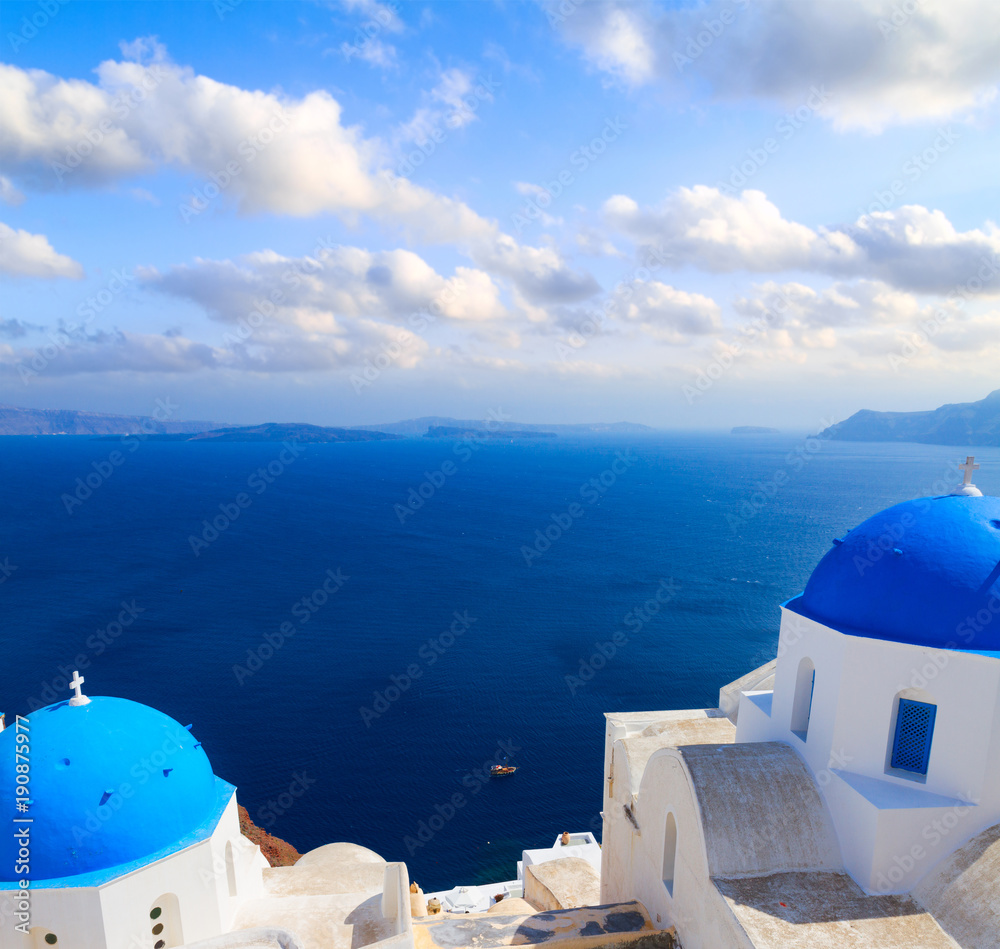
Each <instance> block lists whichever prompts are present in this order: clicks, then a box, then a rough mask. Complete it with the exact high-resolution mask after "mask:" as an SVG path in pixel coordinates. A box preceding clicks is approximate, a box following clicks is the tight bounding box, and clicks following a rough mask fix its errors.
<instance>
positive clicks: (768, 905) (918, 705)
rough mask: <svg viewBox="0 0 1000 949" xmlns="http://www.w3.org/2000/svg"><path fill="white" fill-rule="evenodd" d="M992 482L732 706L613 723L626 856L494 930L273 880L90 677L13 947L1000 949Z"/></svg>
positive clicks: (529, 882)
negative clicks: (94, 689)
mask: <svg viewBox="0 0 1000 949" xmlns="http://www.w3.org/2000/svg"><path fill="white" fill-rule="evenodd" d="M976 467H978V466H976V465H974V463H973V459H972V458H969V459H968V461H967V463H966V466H965V481H964V483H963V484H962V485H960V486H958V487H957V488H956V489H955V491H953V492H952V493H951V494H949V495H946V496H940V497H928V498H920V499H917V500H913V501H906V502H904V503H902V504H897V505H896V506H894V507H890V508H888V509H887V510H885V511H882V512H881V513H879V514H876V515H875V516H873V517H871V518H869V519H868V520H866V521H864V522H863V523H862V524H860V525H859V526H857V527H855V528H854V529H853V530H850V531H848V532H847V533H846V534H844V536H842V537H838V538H833V539H832V544H831V547H830V550H829V551H828V552H827V553H826V555H825V556H824V557H823V558H822V560H821V561H820V563H819V564H818V566H817V567H816V569H815V570H814V571H813V574H812V576H811V577H810V579H809V581H808V583H807V584H806V588H805V590H804V591H803V592H802V593H801V594H799V595H798V596H795V597H793V598H792V599H790V600H788V601H787V602H786V603H784V604H782V606H781V626H780V634H779V642H778V656H777V659H775V660H773V661H772V662H769V663H767V664H766V665H765V666H762V667H761V668H760V669H757V670H755V671H753V672H751V673H749V674H748V675H746V676H744V677H743V678H742V679H739V680H737V681H736V682H733V683H731V684H729V685H727V686H725V687H723V689H722V690H721V692H720V699H719V707H718V708H714V709H692V710H683V711H677V710H672V711H651V712H623V713H611V714H608V715H607V716H606V718H607V728H606V734H605V767H604V774H603V779H602V784H603V819H604V825H603V840H602V846H601V848H600V851H599V854H598V856H597V857H594V856H593V853H591V851H593V850H596V843H591V842H588V841H586V840H584V839H583V837H582V836H580V835H577V837H574V838H571V836H570V835H568V834H564V835H563V836H562V838H561V842H560V841H559V840H557V842H556V845H555V846H553V847H552V848H549V849H548V850H545V851H525V859H524V861H523V866H522V867H521V868H520V870H519V880H518V881H517V886H516V887H515V886H512V885H508V884H497V885H495V886H493V887H486V888H482V889H484V890H486V891H489V890H490V889H495V890H497V891H498V892H497V894H496V895H495V896H493V897H490V898H489V899H487V900H486V902H485V903H484V904H483V905H482V906H479V905H477V904H476V902H475V900H474V899H473V894H471V891H470V889H469V888H461V890H460V892H461V894H462V895H463V896H467V897H468V898H469V902H468V904H467V905H465V906H464V907H460V906H459V904H457V903H449V902H448V901H447V900H445V901H444V905H443V907H441V906H440V905H439V904H440V902H441V901H439V900H437V899H432V900H429V901H428V899H427V898H426V897H425V896H424V895H423V894H422V893H420V892H419V891H418V892H413V891H414V890H416V887H415V886H413V887H411V886H410V883H409V878H408V874H407V870H406V867H405V865H404V864H402V863H387V862H386V861H385V860H383V859H382V858H381V857H380V856H378V855H377V854H375V853H373V852H371V851H370V850H366V849H365V848H364V847H361V846H357V845H354V844H346V843H341V844H329V845H327V846H325V847H321V848H319V849H318V850H315V851H312V852H311V853H309V854H306V855H305V856H304V857H302V858H301V859H300V860H299V861H298V863H297V864H296V865H295V866H293V867H276V868H270V867H268V865H267V862H266V861H265V860H264V858H263V857H262V856H261V854H260V851H259V850H258V849H257V847H256V846H255V845H253V844H250V842H249V841H247V840H246V839H245V838H243V837H242V836H241V834H240V830H239V822H238V819H237V814H236V797H235V789H234V788H233V787H232V786H231V785H229V784H227V783H226V782H225V781H223V780H222V779H220V778H218V777H216V776H215V775H214V774H213V772H212V768H211V765H210V764H209V760H208V757H207V755H206V754H205V751H204V749H203V748H202V747H201V745H200V743H199V742H198V741H197V739H196V737H195V736H194V735H193V734H192V733H191V731H190V728H189V727H187V728H186V727H183V726H181V725H179V724H178V723H177V722H174V721H173V720H172V719H170V718H168V717H167V716H165V715H163V714H162V713H160V712H157V711H155V710H153V709H150V708H147V707H146V706H143V705H139V704H137V703H135V702H130V701H126V700H124V699H117V698H99V697H93V698H88V697H87V696H86V695H84V694H83V693H82V688H81V687H82V685H83V680H82V679H79V678H77V679H76V681H75V683H74V690H75V694H74V695H73V696H72V697H71V698H69V699H68V700H67V701H65V702H60V703H57V704H55V705H51V706H48V707H46V708H43V709H41V710H39V711H37V712H34V713H32V714H31V715H30V716H28V717H27V718H26V719H21V720H17V721H15V722H13V723H11V724H10V725H8V727H7V728H6V729H5V730H3V731H2V732H0V762H2V773H3V775H4V778H3V783H2V785H0V812H2V814H3V817H4V819H5V821H6V822H7V826H8V828H10V830H9V831H8V832H5V833H4V834H3V835H2V836H0V926H2V929H0V949H42V947H45V946H61V947H66V949H168V947H177V946H189V947H191V949H195V947H198V949H230V947H232V949H235V947H246V949H265V947H278V949H360V947H363V946H369V945H373V946H374V945H377V946H380V947H384V949H416V947H417V946H419V947H420V949H432V947H440V949H462V947H472V946H476V947H484V949H490V947H493V946H506V945H530V944H535V943H541V942H545V943H547V944H548V945H549V946H550V947H551V949H562V947H566V949H597V947H600V946H616V947H627V946H634V947H635V949H672V947H676V946H681V947H683V949H764V947H767V949H825V947H830V949H834V947H836V949H862V947H864V949H938V947H941V949H944V947H949V949H956V947H960V949H998V947H1000V499H998V498H994V497H984V496H982V495H981V493H980V492H979V490H978V489H977V488H976V487H975V485H974V484H972V473H973V471H974V470H975V468H976ZM19 756H20V757H19ZM25 757H28V758H29V759H30V769H23V770H19V769H18V764H19V763H21V762H22V760H23V758H25ZM22 774H25V775H26V777H25V778H24V779H23V780H22V778H21V777H20V775H22ZM568 779H569V778H568ZM22 787H23V788H27V790H23V791H22V790H19V788H22ZM595 794H596V776H595ZM575 844H581V845H582V846H574V845H575ZM584 857H589V861H588V859H583V858H584ZM596 866H599V871H598V870H597V869H596ZM498 897H501V898H498Z"/></svg>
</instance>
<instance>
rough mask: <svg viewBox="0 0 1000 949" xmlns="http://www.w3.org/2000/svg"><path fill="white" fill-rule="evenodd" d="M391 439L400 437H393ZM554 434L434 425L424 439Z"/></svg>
mask: <svg viewBox="0 0 1000 949" xmlns="http://www.w3.org/2000/svg"><path fill="white" fill-rule="evenodd" d="M391 437H393V438H399V437H400V436H398V435H394V436H391ZM556 437H557V436H556V433H555V432H541V431H538V432H536V431H526V430H524V429H516V428H504V429H500V430H499V431H491V430H489V429H481V428H461V427H455V426H452V425H435V426H434V427H433V428H429V429H427V431H426V432H425V433H424V438H556Z"/></svg>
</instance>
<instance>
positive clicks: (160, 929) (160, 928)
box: [153, 923, 163, 936]
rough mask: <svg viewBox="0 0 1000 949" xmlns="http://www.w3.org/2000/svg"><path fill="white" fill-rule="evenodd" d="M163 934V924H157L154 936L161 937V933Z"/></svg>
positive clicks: (154, 928)
mask: <svg viewBox="0 0 1000 949" xmlns="http://www.w3.org/2000/svg"><path fill="white" fill-rule="evenodd" d="M162 932H163V923H157V924H156V925H155V926H154V927H153V935H154V936H159V935H160V933H162Z"/></svg>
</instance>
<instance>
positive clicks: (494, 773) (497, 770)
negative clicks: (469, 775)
mask: <svg viewBox="0 0 1000 949" xmlns="http://www.w3.org/2000/svg"><path fill="white" fill-rule="evenodd" d="M515 771H517V768H516V767H515V766H514V765H512V764H495V765H493V767H492V768H490V777H491V778H503V777H506V776H507V775H508V774H513V773H514V772H515Z"/></svg>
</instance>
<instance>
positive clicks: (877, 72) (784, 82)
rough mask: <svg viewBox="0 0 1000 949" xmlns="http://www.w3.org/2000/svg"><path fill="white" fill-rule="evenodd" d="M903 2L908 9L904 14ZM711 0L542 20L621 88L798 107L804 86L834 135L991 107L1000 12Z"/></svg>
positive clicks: (889, 0)
mask: <svg viewBox="0 0 1000 949" xmlns="http://www.w3.org/2000/svg"><path fill="white" fill-rule="evenodd" d="M908 6H913V7H915V9H914V10H913V12H912V13H907V12H905V10H906V9H908ZM908 6H907V5H904V4H899V3H896V2H893V0H856V2H851V3H836V2H802V0H763V2H754V3H752V4H751V3H748V2H746V0H732V2H729V0H712V2H709V3H705V4H698V5H696V6H681V7H667V6H665V5H661V4H657V3H651V2H648V0H640V2H637V0H628V2H626V0H612V2H604V3H585V4H581V5H579V6H577V7H576V8H575V9H574V11H573V13H572V14H570V15H568V16H561V15H559V13H558V11H559V3H558V0H552V2H551V3H549V4H547V7H548V10H549V15H550V18H551V19H552V20H553V21H554V22H555V23H556V24H557V29H558V30H559V31H560V33H561V34H562V36H563V37H564V39H565V40H566V41H568V42H569V43H570V44H572V45H574V46H577V47H579V48H580V49H581V50H582V52H583V55H584V58H585V59H586V60H587V61H588V62H589V63H590V64H591V65H592V66H593V67H594V68H595V69H598V70H600V71H602V72H604V73H606V74H607V75H608V76H609V77H610V78H612V79H613V80H615V81H619V82H622V83H625V84H627V85H629V86H633V87H635V86H642V85H646V84H649V83H652V82H659V83H662V84H664V85H666V86H667V87H668V88H672V89H676V90H680V89H682V88H683V87H684V86H685V85H686V84H698V85H704V86H707V87H708V88H709V89H710V90H711V93H712V94H713V95H714V96H715V97H716V98H717V99H720V100H742V99H747V98H752V99H767V100H771V101H773V102H775V103H777V104H780V105H781V106H790V105H797V104H799V102H800V101H801V100H802V98H803V97H804V96H805V95H806V94H807V93H808V91H809V89H810V87H811V86H813V85H814V84H823V85H826V86H828V87H829V91H830V99H829V102H828V104H827V105H826V106H825V107H824V110H823V112H824V114H826V115H827V116H829V117H830V118H831V119H832V120H833V122H834V123H835V124H836V125H837V126H838V127H840V128H864V129H868V130H872V131H875V130H879V129H881V128H884V127H885V126H887V125H891V124H895V123H903V122H925V121H939V120H941V119H943V118H948V117H952V116H957V115H964V114H968V113H970V112H972V111H974V110H976V109H978V108H980V107H981V106H982V105H983V104H985V103H988V102H991V101H992V100H993V99H994V98H995V97H996V94H997V88H998V84H1000V58H998V57H997V55H996V37H997V35H1000V6H998V5H997V4H996V3H995V2H993V0H966V2H963V3H959V4H946V3H917V4H910V5H908Z"/></svg>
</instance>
